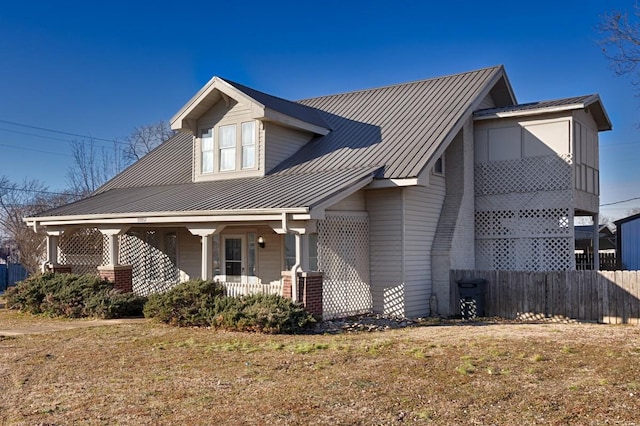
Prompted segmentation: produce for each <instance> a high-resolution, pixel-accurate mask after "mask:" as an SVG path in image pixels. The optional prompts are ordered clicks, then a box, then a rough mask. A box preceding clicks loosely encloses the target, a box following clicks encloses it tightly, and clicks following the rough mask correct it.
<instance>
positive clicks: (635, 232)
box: [614, 214, 640, 271]
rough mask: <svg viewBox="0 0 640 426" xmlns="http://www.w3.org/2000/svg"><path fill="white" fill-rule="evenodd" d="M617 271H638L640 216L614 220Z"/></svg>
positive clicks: (639, 267) (639, 265)
mask: <svg viewBox="0 0 640 426" xmlns="http://www.w3.org/2000/svg"><path fill="white" fill-rule="evenodd" d="M614 223H615V224H616V234H617V235H618V247H617V260H618V269H626V270H631V271H638V270H640V214H634V215H632V216H628V217H625V218H622V219H620V220H616V221H615V222H614Z"/></svg>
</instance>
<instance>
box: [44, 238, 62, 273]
mask: <svg viewBox="0 0 640 426" xmlns="http://www.w3.org/2000/svg"><path fill="white" fill-rule="evenodd" d="M46 232H47V263H48V264H49V265H51V266H57V265H58V242H59V241H60V236H61V235H62V234H63V232H64V231H61V230H55V231H46Z"/></svg>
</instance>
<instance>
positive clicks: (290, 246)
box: [284, 234, 296, 271]
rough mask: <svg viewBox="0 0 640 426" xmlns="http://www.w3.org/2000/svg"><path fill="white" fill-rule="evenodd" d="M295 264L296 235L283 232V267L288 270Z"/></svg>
mask: <svg viewBox="0 0 640 426" xmlns="http://www.w3.org/2000/svg"><path fill="white" fill-rule="evenodd" d="M295 264H296V236H295V235H294V234H284V269H285V271H289V270H290V269H291V268H293V265H295Z"/></svg>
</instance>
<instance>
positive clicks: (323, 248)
mask: <svg viewBox="0 0 640 426" xmlns="http://www.w3.org/2000/svg"><path fill="white" fill-rule="evenodd" d="M318 269H320V270H321V271H322V272H324V277H323V285H322V299H323V301H322V304H323V311H324V317H325V319H327V318H337V317H344V316H349V315H356V314H359V313H363V312H370V311H371V310H372V309H373V299H372V297H371V288H370V286H369V219H368V218H367V217H361V216H329V217H327V218H326V219H324V220H321V221H318Z"/></svg>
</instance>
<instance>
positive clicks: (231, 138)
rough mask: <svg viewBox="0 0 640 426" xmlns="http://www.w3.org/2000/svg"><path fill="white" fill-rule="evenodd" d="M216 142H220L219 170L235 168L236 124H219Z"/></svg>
mask: <svg viewBox="0 0 640 426" xmlns="http://www.w3.org/2000/svg"><path fill="white" fill-rule="evenodd" d="M218 142H219V144H220V171H221V172H225V171H229V170H235V169H236V125H235V124H231V125H228V126H220V128H219V136H218Z"/></svg>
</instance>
